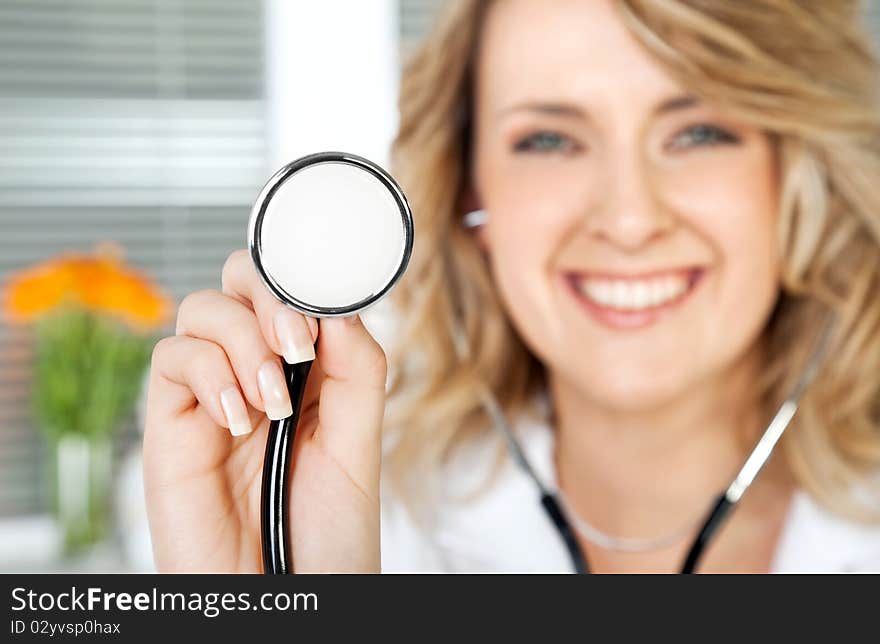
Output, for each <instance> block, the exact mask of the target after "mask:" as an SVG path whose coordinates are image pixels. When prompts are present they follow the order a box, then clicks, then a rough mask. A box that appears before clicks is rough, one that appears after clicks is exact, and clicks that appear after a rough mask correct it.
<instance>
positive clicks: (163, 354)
mask: <svg viewBox="0 0 880 644" xmlns="http://www.w3.org/2000/svg"><path fill="white" fill-rule="evenodd" d="M149 397H150V400H149V401H148V405H147V407H148V409H150V410H151V412H152V411H153V410H155V411H156V412H157V413H158V414H159V415H160V417H168V418H170V417H174V416H178V415H180V414H182V413H186V412H188V411H191V410H192V409H193V404H194V403H198V404H199V405H201V406H202V408H203V409H204V410H205V412H206V413H207V414H208V415H209V416H210V417H211V419H212V420H213V421H214V422H215V423H216V424H217V425H219V426H220V427H225V428H227V429H228V430H229V431H230V433H231V434H232V435H234V436H241V435H244V434H249V433H250V432H251V431H252V429H253V428H252V426H251V421H250V418H249V416H248V412H247V407H246V405H245V402H244V398H243V397H242V394H241V390H240V389H239V385H238V382H237V380H236V377H235V373H234V372H233V369H232V365H231V364H230V362H229V358H228V357H227V355H226V352H225V351H223V348H222V347H220V346H219V345H217V344H215V343H214V342H210V341H208V340H202V339H199V338H191V337H188V336H172V337H169V338H163V339H162V340H160V341H159V342H157V343H156V346H155V348H154V349H153V359H152V362H151V368H150V389H149ZM148 425H149V426H155V425H156V424H155V423H148ZM159 426H161V423H160V424H159Z"/></svg>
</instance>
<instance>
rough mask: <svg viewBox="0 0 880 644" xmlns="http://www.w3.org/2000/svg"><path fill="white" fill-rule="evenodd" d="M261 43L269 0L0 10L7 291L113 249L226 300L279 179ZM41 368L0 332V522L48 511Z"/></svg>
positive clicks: (21, 5) (0, 232)
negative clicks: (265, 190) (233, 260)
mask: <svg viewBox="0 0 880 644" xmlns="http://www.w3.org/2000/svg"><path fill="white" fill-rule="evenodd" d="M264 40H265V39H264V24H263V7H262V3H261V2H260V0H0V288H4V287H5V284H6V281H7V279H8V276H9V274H10V273H11V272H12V271H15V270H17V269H19V268H21V267H23V266H26V265H29V264H32V263H34V262H37V261H40V260H43V259H45V258H47V257H50V256H52V255H54V254H56V253H59V252H62V251H68V250H73V251H89V250H91V249H93V247H94V246H95V244H96V243H97V242H100V241H103V240H115V241H118V242H119V243H121V244H122V245H123V246H124V247H125V249H126V257H127V260H128V261H129V262H131V263H132V264H134V265H135V266H136V267H138V268H140V269H143V270H145V271H147V272H149V273H150V274H151V275H152V276H154V277H155V278H156V279H157V280H158V281H159V282H160V283H161V284H162V285H163V286H164V287H165V288H166V289H167V291H169V292H170V293H171V294H172V295H173V296H174V297H175V298H177V299H178V300H179V299H180V298H181V297H182V296H183V295H184V294H186V293H187V292H190V291H192V290H195V289H198V288H204V287H216V286H218V281H219V274H220V268H221V266H222V262H223V260H224V259H225V257H226V256H227V255H228V254H229V252H230V251H231V250H233V249H235V248H239V247H241V246H243V245H244V235H245V225H246V221H247V216H248V213H249V209H250V205H251V203H252V201H253V198H254V197H255V195H256V194H257V192H258V190H259V188H260V187H261V186H262V184H263V182H264V181H265V179H266V177H267V176H268V174H267V172H268V170H269V168H268V163H267V137H266V118H265V114H266V109H265V100H264V94H265V92H264V72H263V69H264V45H265V42H264ZM30 360H31V350H30V346H29V343H28V338H27V331H26V330H25V329H22V328H19V327H9V326H7V325H5V323H0V516H3V515H12V514H29V513H37V512H43V511H45V510H47V508H48V503H49V494H48V490H47V486H46V479H47V469H46V467H47V463H46V454H45V448H44V447H43V441H42V440H41V438H40V436H39V434H38V433H37V431H36V428H34V427H32V426H31V423H30V420H29V415H30V414H29V404H30V403H29V381H30V373H29V364H30ZM127 435H128V436H129V438H131V437H133V436H136V435H137V434H136V432H135V430H134V428H133V427H131V426H130V427H129V428H128V430H127ZM120 443H121V444H120V445H119V446H117V447H118V449H121V448H122V446H123V445H122V443H123V441H120Z"/></svg>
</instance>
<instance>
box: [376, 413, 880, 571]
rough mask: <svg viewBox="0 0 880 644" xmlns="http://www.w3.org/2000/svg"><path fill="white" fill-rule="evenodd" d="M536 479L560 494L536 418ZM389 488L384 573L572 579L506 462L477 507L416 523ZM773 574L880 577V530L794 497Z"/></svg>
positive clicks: (470, 474) (530, 454)
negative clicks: (561, 575)
mask: <svg viewBox="0 0 880 644" xmlns="http://www.w3.org/2000/svg"><path fill="white" fill-rule="evenodd" d="M514 431H515V432H516V434H517V435H518V437H519V438H520V441H521V444H522V447H523V451H524V452H525V454H526V457H527V458H528V459H529V461H530V463H531V464H532V467H533V468H534V469H535V471H536V473H537V475H538V476H539V477H540V478H541V480H542V481H544V482H545V484H547V485H548V487H550V488H555V485H556V479H555V472H554V467H553V458H552V455H553V439H554V436H553V432H552V431H551V429H550V427H549V426H548V425H547V424H545V423H544V422H542V421H539V420H537V419H520V420H519V421H518V422H517V423H516V424H515V426H514ZM493 449H495V445H494V444H493V445H489V444H487V445H486V446H485V447H476V448H474V449H473V450H470V451H469V452H468V453H467V454H466V455H462V456H459V457H458V458H457V459H455V461H454V462H453V464H452V465H450V466H449V469H448V470H446V471H445V472H444V474H443V482H444V483H443V484H444V488H445V489H446V491H451V492H453V493H456V492H459V491H461V490H466V489H468V487H467V486H468V485H470V484H471V483H472V482H473V481H474V480H478V479H476V478H474V477H479V476H482V475H483V474H484V473H485V471H486V469H487V468H488V467H489V465H490V463H491V462H492V460H491V459H492V455H493V451H492V450H493ZM389 487H390V486H388V485H386V484H385V482H383V486H382V490H383V491H382V533H381V539H382V570H383V572H571V571H572V567H571V560H570V558H569V555H568V551H567V550H566V548H565V546H564V545H563V543H562V540H561V538H560V537H559V535H558V533H557V532H556V530H555V528H554V527H553V525H552V523H551V522H550V520H549V519H548V518H547V516H546V514H545V513H544V510H543V509H542V508H541V506H540V503H539V498H538V493H537V490H536V489H535V486H534V483H533V482H532V481H531V480H530V479H529V478H528V477H527V476H526V475H525V474H524V473H523V472H522V471H521V470H520V469H519V468H518V467H517V466H516V465H515V464H514V463H513V462H512V460H511V459H508V460H507V463H506V464H505V466H504V469H503V472H502V473H501V474H500V476H499V478H498V479H497V482H496V484H495V485H494V486H493V487H491V488H490V489H489V491H488V492H486V493H485V494H484V495H483V496H481V497H478V500H477V501H475V502H473V503H470V504H467V505H464V504H444V503H439V504H438V506H439V507H436V508H432V514H431V515H430V516H429V517H428V518H427V520H426V519H424V518H423V520H422V521H414V520H413V518H412V517H411V516H410V515H409V514H408V513H407V512H406V510H405V508H404V506H403V504H402V503H400V502H399V501H398V500H397V499H396V498H395V497H393V496H392V495H391V494H390V492H389V491H388V490H389ZM771 570H772V571H773V572H880V526H865V525H862V524H857V523H854V522H850V521H846V520H843V519H840V518H838V517H836V516H834V515H832V514H830V513H829V512H828V511H826V510H824V509H823V508H821V507H819V506H818V505H817V504H816V503H815V502H813V500H812V499H811V498H810V497H809V496H808V495H807V494H806V493H805V492H802V491H797V492H796V493H795V497H794V500H793V503H792V505H791V508H790V510H789V515H788V517H787V519H786V522H785V526H784V529H783V533H782V535H781V538H780V541H779V544H778V547H777V551H776V554H775V556H774V559H773V564H772V566H771Z"/></svg>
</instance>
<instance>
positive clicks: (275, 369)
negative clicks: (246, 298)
mask: <svg viewBox="0 0 880 644" xmlns="http://www.w3.org/2000/svg"><path fill="white" fill-rule="evenodd" d="M177 334H178V335H187V336H190V337H194V338H201V339H203V340H210V341H211V342H214V343H216V344H219V345H220V346H221V347H223V350H224V351H225V352H226V355H227V356H229V361H230V363H231V364H232V368H233V371H234V372H235V376H236V378H237V380H238V382H239V384H240V385H241V389H242V391H243V392H244V395H245V397H246V398H247V400H248V402H250V404H251V405H253V406H254V407H255V408H257V409H259V410H260V411H265V412H266V415H268V416H269V418H271V419H273V420H276V419H280V418H286V417H287V416H290V414H291V413H292V412H291V405H290V395H289V394H288V391H287V383H286V381H285V379H284V373H283V372H282V370H281V361H280V360H279V358H278V356H277V354H276V353H275V352H274V351H272V349H271V348H270V347H269V345H268V343H267V341H266V338H265V337H264V336H263V334H262V331H261V330H260V325H259V323H258V322H257V318H256V316H255V315H254V312H253V311H252V310H251V309H249V308H248V307H247V306H245V305H244V304H242V303H241V302H239V301H238V300H235V299H233V298H231V297H228V296H226V295H223V294H222V293H220V292H219V291H213V290H204V291H197V292H195V293H192V294H190V295H188V296H186V297H185V298H184V299H183V301H182V302H181V303H180V309H179V310H178V315H177Z"/></svg>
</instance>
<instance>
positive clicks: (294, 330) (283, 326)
mask: <svg viewBox="0 0 880 644" xmlns="http://www.w3.org/2000/svg"><path fill="white" fill-rule="evenodd" d="M275 335H276V336H278V342H279V343H280V344H281V354H282V355H283V356H284V361H285V362H286V363H287V364H296V363H297V362H306V361H308V360H314V359H315V346H314V345H313V344H312V337H311V333H310V332H309V327H308V325H307V324H304V319H303V317H302V316H301V315H300V314H299V313H295V312H293V311H291V310H289V309H281V310H279V311H278V313H276V314H275Z"/></svg>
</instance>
